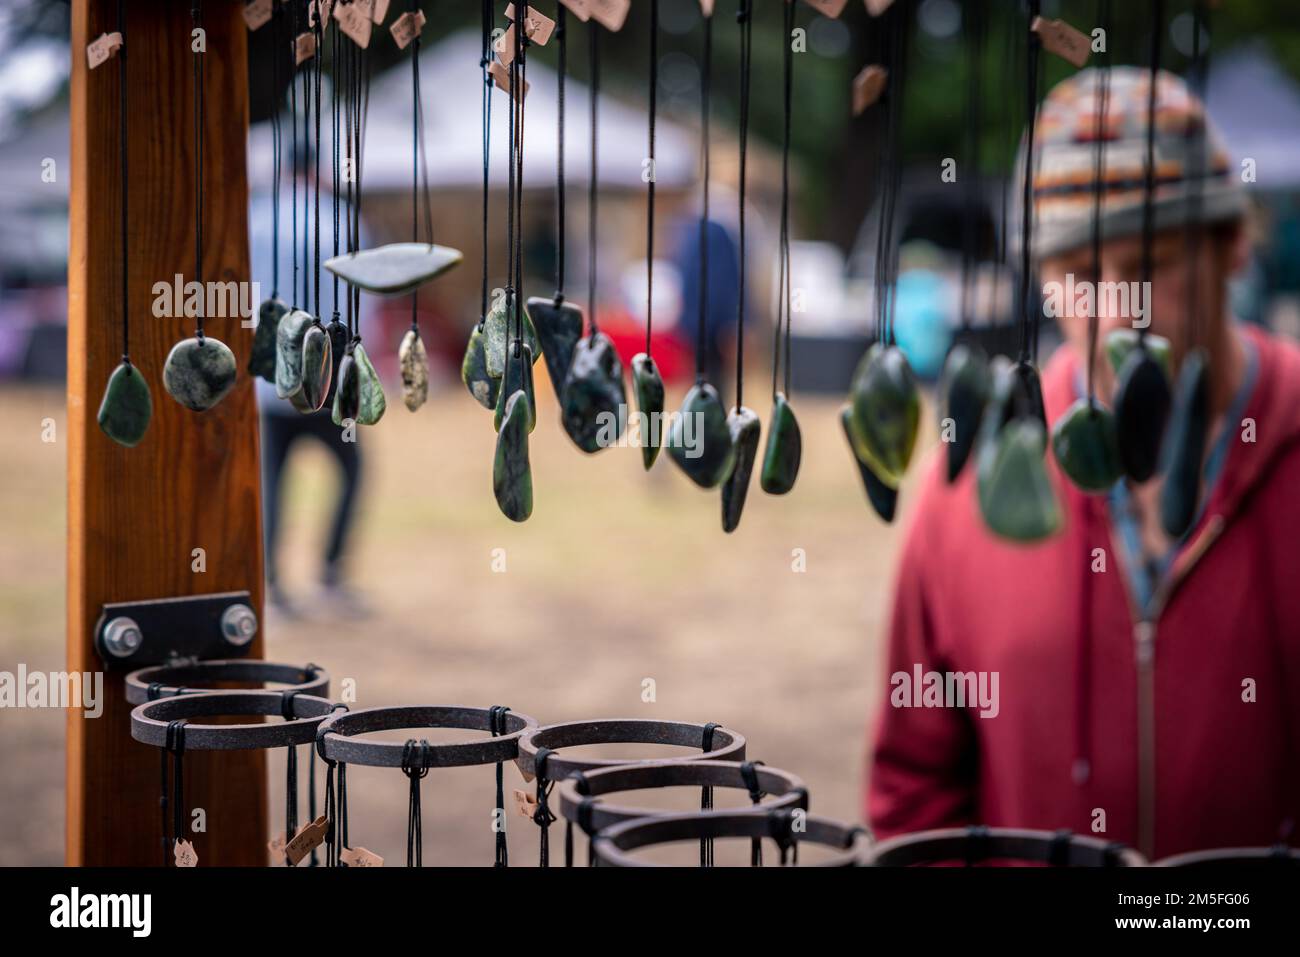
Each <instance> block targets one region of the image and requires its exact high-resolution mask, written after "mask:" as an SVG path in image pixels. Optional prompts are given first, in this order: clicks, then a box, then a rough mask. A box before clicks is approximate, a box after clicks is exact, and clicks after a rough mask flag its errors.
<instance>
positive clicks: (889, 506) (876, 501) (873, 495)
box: [840, 405, 898, 524]
mask: <svg viewBox="0 0 1300 957" xmlns="http://www.w3.org/2000/svg"><path fill="white" fill-rule="evenodd" d="M852 419H853V409H852V408H851V407H850V406H847V405H846V406H844V408H842V409H840V425H841V426H842V427H843V429H844V438H845V440H846V441H847V442H848V444H849V453H850V454H851V455H852V456H853V463H854V464H855V465H857V467H858V477H859V478H860V479H862V487H863V489H865V490H866V493H867V502H868V503H869V504H870V505H871V507H872V509H874V510H875V513H876V514H877V515H879V516H880V518H881V520H882V521H884V522H885V523H886V524H889V523H891V522H893V520H894V513H895V511H897V508H898V489H895V488H890V487H889V486H888V485H886V484H885V483H884V482H882V481H880V479H878V478H877V477H876V473H875V472H873V471H871V466H869V465H867V463H866V462H864V461H862V459H861V458H859V457H858V452H857V446H856V442H855V440H854V438H853V423H852Z"/></svg>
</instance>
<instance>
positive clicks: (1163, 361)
mask: <svg viewBox="0 0 1300 957" xmlns="http://www.w3.org/2000/svg"><path fill="white" fill-rule="evenodd" d="M1140 345H1144V346H1145V347H1146V350H1147V352H1149V353H1151V356H1152V358H1154V359H1155V360H1156V362H1158V363H1160V368H1161V369H1163V370H1164V373H1165V377H1166V378H1172V376H1170V374H1169V361H1170V357H1169V340H1168V339H1166V338H1165V337H1164V336H1156V335H1151V334H1150V333H1148V334H1147V336H1146V338H1145V339H1143V337H1142V335H1141V334H1140V333H1139V332H1138V330H1136V329H1130V328H1127V327H1125V328H1121V329H1114V330H1112V331H1111V332H1110V333H1109V334H1108V335H1107V336H1106V358H1107V359H1108V360H1109V361H1110V367H1111V369H1113V370H1114V372H1115V375H1117V376H1118V375H1119V374H1120V373H1121V372H1122V371H1123V369H1124V362H1125V361H1126V360H1127V359H1128V357H1129V354H1130V353H1131V352H1132V351H1133V350H1134V349H1136V348H1138V347H1139V346H1140Z"/></svg>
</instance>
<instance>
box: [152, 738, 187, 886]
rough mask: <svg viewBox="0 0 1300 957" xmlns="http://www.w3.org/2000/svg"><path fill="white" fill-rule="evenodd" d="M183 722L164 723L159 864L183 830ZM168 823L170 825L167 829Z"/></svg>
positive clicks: (165, 864)
mask: <svg viewBox="0 0 1300 957" xmlns="http://www.w3.org/2000/svg"><path fill="white" fill-rule="evenodd" d="M168 753H170V754H172V755H173V759H172V764H173V778H174V780H173V781H172V787H171V811H172V813H171V816H170V819H169V817H168V814H167V807H168V797H167V755H168ZM184 758H185V721H184V719H177V720H175V721H169V722H167V734H166V737H165V738H164V740H163V747H162V788H161V793H160V796H159V801H158V803H159V806H160V807H161V809H162V864H163V867H166V866H167V864H168V862H169V860H170V859H171V857H172V847H173V846H174V845H175V844H177V843H179V842H180V841H181V838H182V835H183V834H184V833H185V765H184ZM169 824H170V828H169Z"/></svg>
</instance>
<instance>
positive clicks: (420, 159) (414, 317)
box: [411, 0, 433, 335]
mask: <svg viewBox="0 0 1300 957" xmlns="http://www.w3.org/2000/svg"><path fill="white" fill-rule="evenodd" d="M419 12H420V0H411V13H413V14H418V13H419ZM411 111H412V114H413V115H412V117H411V129H412V133H411V242H413V243H416V242H419V241H420V226H419V222H420V218H419V214H420V208H421V205H423V209H424V222H425V232H426V235H427V236H428V238H429V245H430V246H432V245H433V205H432V200H431V199H430V196H429V157H428V153H427V152H426V151H425V148H424V100H423V97H422V96H421V93H420V34H419V33H416V35H415V39H414V40H412V42H411ZM421 173H423V180H421ZM421 181H423V184H424V201H423V204H421V202H420V184H421ZM419 304H420V293H419V290H414V291H412V293H411V329H412V331H414V332H415V334H416V335H419V334H420V324H419Z"/></svg>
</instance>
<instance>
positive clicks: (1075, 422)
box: [1052, 398, 1124, 492]
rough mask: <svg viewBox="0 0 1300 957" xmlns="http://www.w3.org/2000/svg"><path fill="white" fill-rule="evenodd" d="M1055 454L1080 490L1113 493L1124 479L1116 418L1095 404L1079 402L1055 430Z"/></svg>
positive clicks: (1062, 467)
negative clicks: (1110, 491) (1120, 462)
mask: <svg viewBox="0 0 1300 957" xmlns="http://www.w3.org/2000/svg"><path fill="white" fill-rule="evenodd" d="M1052 452H1053V453H1054V454H1055V455H1056V462H1057V464H1058V465H1060V467H1061V471H1062V472H1064V473H1065V477H1066V478H1068V479H1069V480H1070V481H1071V482H1072V483H1074V485H1075V486H1076V487H1078V488H1079V489H1081V490H1082V491H1084V492H1105V491H1109V490H1110V489H1111V488H1112V487H1113V486H1114V484H1115V483H1116V482H1118V481H1119V480H1120V478H1122V477H1123V475H1124V470H1123V468H1121V467H1120V464H1119V446H1118V444H1117V443H1116V439H1115V417H1114V416H1113V415H1112V414H1111V411H1110V409H1107V408H1106V407H1104V406H1102V405H1100V404H1099V403H1098V402H1096V401H1095V400H1089V399H1087V398H1083V399H1079V400H1078V401H1077V402H1075V403H1074V405H1072V406H1070V408H1069V409H1067V410H1066V412H1065V414H1064V415H1062V416H1061V417H1060V418H1059V419H1057V420H1056V424H1055V425H1053V426H1052Z"/></svg>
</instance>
